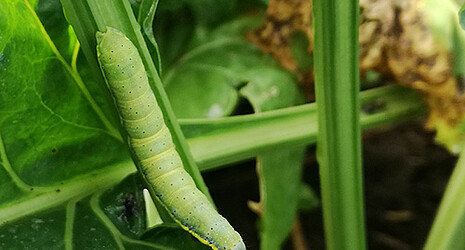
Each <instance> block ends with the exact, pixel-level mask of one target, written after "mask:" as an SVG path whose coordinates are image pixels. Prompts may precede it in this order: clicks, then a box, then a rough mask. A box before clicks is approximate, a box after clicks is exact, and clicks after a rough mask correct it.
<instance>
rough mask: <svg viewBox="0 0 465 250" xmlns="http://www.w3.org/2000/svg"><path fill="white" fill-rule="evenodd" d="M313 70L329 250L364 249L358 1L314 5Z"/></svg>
mask: <svg viewBox="0 0 465 250" xmlns="http://www.w3.org/2000/svg"><path fill="white" fill-rule="evenodd" d="M313 18H314V32H315V33H314V37H315V40H314V41H315V44H314V46H315V48H314V68H315V89H316V102H317V103H318V128H319V132H318V138H317V157H318V162H319V165H320V181H321V195H322V205H323V221H324V228H325V236H326V246H327V249H346V250H350V249H354V250H355V249H357V250H363V249H366V240H365V221H364V209H363V185H362V168H361V165H362V164H361V137H360V125H359V121H360V119H359V112H360V109H359V107H360V104H359V98H358V95H359V85H360V83H359V71H358V67H359V65H358V27H359V25H358V20H359V5H358V1H347V0H314V1H313Z"/></svg>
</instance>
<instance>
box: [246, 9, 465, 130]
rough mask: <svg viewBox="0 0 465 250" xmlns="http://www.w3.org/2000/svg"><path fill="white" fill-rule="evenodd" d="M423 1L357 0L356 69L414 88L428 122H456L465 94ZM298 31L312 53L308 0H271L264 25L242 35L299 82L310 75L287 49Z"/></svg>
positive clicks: (310, 78) (431, 124) (432, 125)
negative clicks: (427, 111) (426, 109)
mask: <svg viewBox="0 0 465 250" xmlns="http://www.w3.org/2000/svg"><path fill="white" fill-rule="evenodd" d="M422 4H423V2H422V1H421V0H360V7H361V11H360V29H359V43H360V72H361V74H364V73H365V72H366V71H368V70H374V71H377V72H380V73H382V74H384V75H386V76H388V77H391V78H394V79H395V80H396V81H397V82H398V83H399V84H401V85H404V86H407V87H409V88H413V89H416V90H418V91H419V92H420V93H421V94H422V95H423V96H424V99H425V101H426V103H427V104H428V105H429V107H430V117H429V122H428V124H427V126H428V127H429V128H437V127H438V126H439V124H440V123H441V124H442V125H447V126H449V127H454V126H456V125H457V124H458V123H460V122H461V121H462V118H463V115H464V112H465V96H464V95H463V94H462V93H461V91H460V89H459V88H458V87H457V81H456V79H455V76H454V75H453V71H452V64H453V58H452V55H451V52H450V51H448V50H447V49H446V48H445V47H444V46H442V45H441V44H440V43H438V42H437V41H436V40H435V39H434V37H433V34H432V31H431V30H430V29H429V26H428V23H427V17H426V16H425V15H424V14H423V13H422V8H421V5H422ZM298 31H301V32H304V33H305V34H306V35H307V36H308V40H309V46H308V49H309V51H310V52H312V51H313V30H312V6H311V1H308V0H270V3H269V6H268V9H267V16H266V19H265V21H264V23H263V25H262V26H261V27H260V28H258V29H256V30H254V31H252V32H250V33H249V34H248V35H247V37H246V38H247V39H248V40H249V41H250V42H252V43H254V44H256V45H257V46H259V47H260V48H261V49H262V50H263V51H264V52H266V53H269V54H271V55H273V56H274V57H275V58H276V59H277V60H278V61H279V62H280V64H281V65H282V66H283V67H284V68H285V69H288V70H290V71H293V72H295V73H296V74H297V76H298V77H299V80H300V82H301V83H302V82H303V83H308V82H312V81H313V76H312V75H310V74H307V75H305V74H304V73H303V72H299V69H298V67H297V66H296V62H295V60H294V58H292V53H291V49H290V45H291V38H292V35H293V34H294V33H295V32H298ZM308 89H309V88H308V87H307V88H306V91H308ZM312 93H313V91H312ZM307 96H312V94H310V95H307Z"/></svg>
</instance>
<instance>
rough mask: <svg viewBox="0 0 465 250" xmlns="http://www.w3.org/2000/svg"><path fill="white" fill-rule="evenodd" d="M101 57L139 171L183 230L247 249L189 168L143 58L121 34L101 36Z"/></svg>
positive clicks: (221, 247) (215, 244)
mask: <svg viewBox="0 0 465 250" xmlns="http://www.w3.org/2000/svg"><path fill="white" fill-rule="evenodd" d="M97 43H98V44H97V55H98V60H99V63H100V67H101V69H102V72H103V74H104V76H105V79H106V82H107V85H108V87H109V89H110V91H111V93H112V96H113V99H114V101H115V104H116V106H117V109H118V112H119V115H120V118H121V122H122V124H123V128H124V129H125V130H126V132H127V134H128V137H129V138H128V144H129V147H130V149H131V151H132V153H133V156H134V160H135V161H136V165H137V167H138V168H139V169H140V170H141V172H142V173H143V175H144V178H145V179H146V181H147V182H148V185H149V186H150V188H149V189H151V190H152V192H154V193H155V195H156V197H157V199H158V200H159V201H160V203H161V204H162V205H163V206H164V207H165V208H166V209H167V210H168V212H169V213H170V214H171V216H172V217H173V219H174V220H175V221H176V222H177V223H179V224H180V225H181V227H182V228H183V229H185V230H187V231H189V232H190V233H191V234H192V235H194V236H195V237H196V238H198V239H199V240H200V241H201V242H203V243H204V244H207V245H209V246H211V247H212V248H213V249H219V250H226V249H234V250H242V249H245V245H244V242H243V241H242V238H241V236H240V235H239V233H237V232H236V231H235V230H234V229H233V228H232V226H231V225H230V224H229V222H228V221H227V220H226V219H225V218H224V217H222V216H221V215H220V214H219V213H218V212H217V211H216V210H215V209H214V207H213V206H212V204H210V202H209V201H208V199H207V197H206V196H205V195H204V194H203V193H202V192H200V191H199V190H198V189H197V187H196V186H195V183H194V180H193V179H192V177H191V176H190V175H189V174H188V173H187V172H186V171H185V170H184V167H183V163H182V160H181V158H180V157H179V154H178V152H177V151H176V148H175V145H174V143H173V140H172V138H171V134H170V131H169V129H168V128H167V127H166V125H165V123H164V120H163V114H162V112H161V110H160V107H159V106H158V104H157V101H156V99H155V96H154V94H153V92H152V90H151V88H150V85H149V81H148V78H147V74H146V72H145V68H144V65H143V62H142V59H141V57H140V55H139V53H138V51H137V48H136V47H135V46H134V44H133V43H132V42H131V41H130V40H129V39H128V38H127V37H126V36H125V35H124V34H123V33H121V32H120V31H118V30H116V29H113V28H107V30H106V31H105V32H104V33H100V32H97Z"/></svg>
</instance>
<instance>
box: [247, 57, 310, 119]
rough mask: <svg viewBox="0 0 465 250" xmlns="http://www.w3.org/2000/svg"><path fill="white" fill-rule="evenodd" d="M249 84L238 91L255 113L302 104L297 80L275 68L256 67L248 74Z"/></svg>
mask: <svg viewBox="0 0 465 250" xmlns="http://www.w3.org/2000/svg"><path fill="white" fill-rule="evenodd" d="M247 74H248V77H247V79H248V80H249V82H248V83H247V84H246V85H245V86H244V87H243V88H241V90H240V93H241V95H243V96H244V97H246V98H247V99H248V100H249V101H250V103H251V104H252V107H253V108H254V110H255V112H263V111H269V110H273V109H280V108H285V107H290V106H294V105H297V104H301V103H303V95H302V92H301V90H300V89H299V87H298V86H297V80H296V79H295V77H294V76H293V75H292V74H290V73H289V72H287V71H285V70H283V69H280V68H279V67H276V66H268V65H256V66H255V67H253V68H251V69H250V70H249V71H248V72H247Z"/></svg>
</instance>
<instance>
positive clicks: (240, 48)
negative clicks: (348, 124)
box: [164, 17, 295, 118]
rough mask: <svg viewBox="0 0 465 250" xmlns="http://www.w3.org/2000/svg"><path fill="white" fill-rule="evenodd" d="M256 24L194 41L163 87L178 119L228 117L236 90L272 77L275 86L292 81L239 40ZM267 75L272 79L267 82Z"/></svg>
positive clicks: (245, 21)
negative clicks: (250, 82) (245, 84)
mask: <svg viewBox="0 0 465 250" xmlns="http://www.w3.org/2000/svg"><path fill="white" fill-rule="evenodd" d="M257 20H258V19H257V18H250V17H245V18H239V19H236V20H233V21H231V22H229V23H226V24H224V25H222V26H220V27H218V28H217V29H215V30H213V31H211V32H208V33H206V34H204V36H203V37H197V40H196V41H194V42H193V44H194V48H193V49H192V50H190V51H189V52H187V53H186V54H185V55H184V56H183V57H181V58H180V59H179V61H178V62H177V63H176V64H174V65H173V66H172V67H171V68H170V69H169V70H168V72H167V74H166V76H165V77H164V83H165V86H166V90H167V93H168V96H169V99H170V101H171V104H172V105H173V109H174V111H175V113H176V116H177V117H178V118H194V117H195V118H218V117H224V116H228V115H231V114H232V113H233V111H234V109H235V107H236V105H237V103H238V93H237V90H236V88H237V87H238V86H240V85H241V84H242V83H244V82H249V81H257V84H259V85H260V84H261V85H263V84H265V85H266V84H267V83H265V81H268V82H269V81H272V77H275V76H276V77H280V78H279V79H278V80H276V82H277V84H278V85H279V84H280V83H279V80H284V81H286V82H289V81H291V82H292V81H294V79H293V78H292V77H291V76H290V75H289V74H288V73H285V72H282V71H279V68H278V67H277V63H276V62H275V61H274V60H273V59H272V58H271V57H269V56H267V55H265V54H263V53H262V52H261V51H260V50H258V49H257V48H256V47H254V46H252V45H250V44H248V43H247V42H245V41H244V39H243V38H242V36H243V34H244V33H245V32H246V31H247V30H249V29H250V28H251V27H254V26H255V25H256V23H257ZM267 65H268V68H269V70H268V71H267ZM275 72H278V73H275ZM268 73H273V75H272V76H270V77H268V78H266V77H265V76H264V75H265V74H268ZM257 74H259V75H260V76H259V77H256V75H257ZM265 78H266V79H265ZM257 79H258V80H257ZM284 84H286V83H284ZM294 89H295V88H294ZM186 102H188V103H189V105H186Z"/></svg>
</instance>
